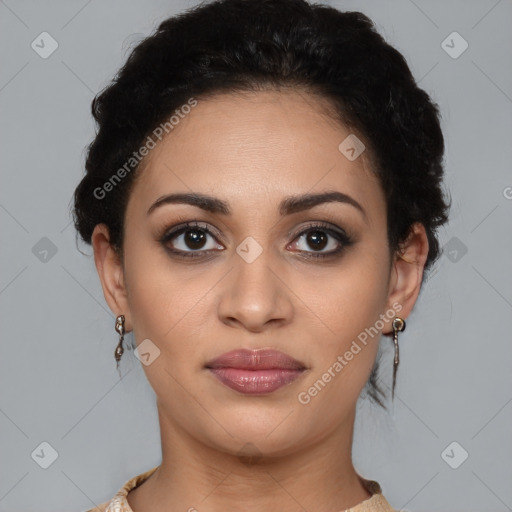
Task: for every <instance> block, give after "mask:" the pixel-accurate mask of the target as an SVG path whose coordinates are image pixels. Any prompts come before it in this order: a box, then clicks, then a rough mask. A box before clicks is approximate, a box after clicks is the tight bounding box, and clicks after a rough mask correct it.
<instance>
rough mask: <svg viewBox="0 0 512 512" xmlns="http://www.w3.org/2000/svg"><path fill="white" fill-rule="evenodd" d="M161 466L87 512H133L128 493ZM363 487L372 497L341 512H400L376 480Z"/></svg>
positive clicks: (364, 482) (147, 472) (123, 487)
mask: <svg viewBox="0 0 512 512" xmlns="http://www.w3.org/2000/svg"><path fill="white" fill-rule="evenodd" d="M158 467H159V466H156V467H154V468H152V469H150V470H148V471H146V472H145V473H141V474H140V475H137V476H134V477H133V478H130V480H128V481H127V482H126V483H125V484H124V485H123V486H122V487H121V489H119V491H117V493H116V494H115V496H114V497H113V498H112V499H111V500H109V501H106V502H105V503H102V504H101V505H98V506H97V507H95V508H91V509H89V510H87V511H85V512H133V510H132V509H131V508H130V505H129V504H128V500H127V499H126V496H127V495H128V493H129V492H130V491H131V490H132V489H135V487H137V486H139V485H141V484H142V482H144V481H145V480H146V479H147V478H149V476H150V475H152V474H153V473H154V472H155V471H156V470H157V469H158ZM361 480H362V482H363V485H364V486H365V488H366V490H367V491H368V492H369V493H371V494H372V496H371V497H370V498H368V499H366V500H364V501H362V502H361V503H359V504H358V505H356V506H355V507H352V508H350V509H347V510H344V511H340V512H399V511H397V510H395V509H394V508H392V507H391V505H390V504H389V503H388V502H387V500H386V498H384V496H383V495H382V490H381V487H380V485H379V484H378V483H377V482H376V481H375V480H366V479H365V478H362V477H361Z"/></svg>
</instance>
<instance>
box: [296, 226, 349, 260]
mask: <svg viewBox="0 0 512 512" xmlns="http://www.w3.org/2000/svg"><path fill="white" fill-rule="evenodd" d="M296 240H298V242H296V243H294V245H295V247H296V248H297V249H298V250H299V251H305V252H309V251H308V249H307V246H309V247H310V248H311V247H313V249H314V250H313V251H311V252H313V253H315V252H320V251H322V252H327V253H331V254H332V253H336V252H338V249H339V246H340V245H343V244H342V242H343V235H342V234H341V233H337V232H335V231H332V230H330V229H326V228H323V227H322V226H320V227H313V228H308V229H307V230H306V231H303V232H302V233H301V234H300V235H299V236H298V237H296ZM301 240H303V242H302V246H301V243H300V241H301ZM324 249H325V250H324Z"/></svg>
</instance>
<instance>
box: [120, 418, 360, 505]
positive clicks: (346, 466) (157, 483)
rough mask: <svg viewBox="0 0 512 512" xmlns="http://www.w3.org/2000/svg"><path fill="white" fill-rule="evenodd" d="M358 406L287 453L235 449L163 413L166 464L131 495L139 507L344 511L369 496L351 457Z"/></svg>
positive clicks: (130, 501) (133, 503)
mask: <svg viewBox="0 0 512 512" xmlns="http://www.w3.org/2000/svg"><path fill="white" fill-rule="evenodd" d="M354 418H355V410H354V411H353V413H352V414H351V416H350V417H349V418H347V420H346V422H345V424H344V425H343V426H342V428H340V429H339V430H338V431H336V432H334V433H332V434H331V435H330V436H326V437H325V438H322V439H321V440H318V441H317V443H316V444H309V445H308V446H305V447H303V448H302V449H300V450H295V451H293V452H290V453H288V454H286V455H280V456H270V455H268V456H265V455H263V454H261V453H258V452H257V451H253V452H252V453H251V450H250V449H249V446H248V445H246V447H245V452H246V453H247V455H244V456H242V455H239V454H231V453H226V452H224V451H220V450H218V449H215V448H213V447H211V446H207V445H205V444H203V443H200V442H199V441H198V440H197V439H196V438H194V437H192V436H191V435H190V434H189V433H187V432H183V431H181V430H180V429H179V427H178V426H177V425H175V424H173V423H172V422H171V421H170V420H169V418H167V417H165V416H164V415H163V414H161V413H160V409H159V420H160V430H161V434H162V463H161V465H160V467H159V468H158V469H157V470H156V471H155V472H154V473H153V474H152V475H151V476H150V477H149V478H148V479H147V480H146V481H145V482H144V483H143V484H141V485H140V486H139V487H137V488H135V489H134V490H132V491H131V492H130V493H129V494H128V502H129V504H130V506H131V508H132V509H133V511H134V512H145V511H146V510H151V509H157V508H159V509H166V510H169V511H172V510H190V511H191V512H194V509H196V510H199V511H201V512H218V511H224V510H230V509H233V508H234V506H236V507H239V508H243V509H244V510H246V511H247V512H261V511H265V512H274V511H275V512H277V511H279V512H299V511H300V512H303V511H304V510H315V511H318V512H338V511H342V510H346V509H348V508H351V507H354V506H355V505H357V504H358V503H360V502H361V501H364V500H366V499H368V498H369V497H370V493H369V492H368V491H367V490H366V489H365V487H364V485H363V483H362V481H361V479H360V477H359V475H358V474H357V473H356V471H355V469H354V467H353V464H352V460H351V446H352V435H353V424H354Z"/></svg>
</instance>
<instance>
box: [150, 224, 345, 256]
mask: <svg viewBox="0 0 512 512" xmlns="http://www.w3.org/2000/svg"><path fill="white" fill-rule="evenodd" d="M189 230H193V231H201V232H203V233H207V234H208V235H210V236H212V237H214V238H217V237H216V235H215V233H213V232H212V231H210V230H209V229H208V228H207V227H201V226H199V224H198V223H197V221H193V222H191V221H187V222H185V223H184V224H183V225H179V226H177V227H176V228H173V229H172V230H171V231H164V234H163V235H162V236H160V237H159V240H158V241H159V242H160V243H161V244H162V245H163V246H164V247H165V249H166V250H167V251H168V252H170V253H171V254H172V255H174V256H178V257H180V258H181V257H183V258H200V257H204V256H205V255H207V254H208V253H211V252H217V251H216V250H214V249H208V250H197V251H182V250H180V249H170V248H169V247H168V246H167V243H168V242H169V241H171V240H172V239H173V238H175V237H177V236H179V235H181V234H183V233H186V232H187V231H189ZM312 231H323V232H325V233H327V234H328V235H331V236H332V237H333V238H335V239H336V240H337V241H338V242H339V243H341V244H342V246H341V248H339V249H336V250H334V251H330V252H328V253H315V252H314V251H313V252H311V251H300V252H305V253H306V254H307V256H303V257H304V258H305V259H326V258H332V257H335V256H338V255H340V254H341V253H342V252H344V250H345V249H346V248H347V247H349V246H350V245H352V243H353V240H352V238H351V237H350V236H348V235H347V234H346V233H344V232H343V231H337V230H334V229H332V228H330V227H329V224H327V223H325V222H315V223H313V224H311V225H309V226H308V227H307V228H305V229H303V230H302V231H300V232H299V233H297V234H296V235H295V236H294V238H293V240H296V239H297V238H300V237H302V236H304V235H306V234H308V233H310V232H312Z"/></svg>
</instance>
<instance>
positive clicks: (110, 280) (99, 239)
mask: <svg viewBox="0 0 512 512" xmlns="http://www.w3.org/2000/svg"><path fill="white" fill-rule="evenodd" d="M91 244H92V247H93V249H94V263H95V265H96V270H97V272H98V276H99V278H100V282H101V287H102V289H103V295H104V297H105V300H106V301H107V304H108V306H109V307H110V309H111V311H112V312H113V313H114V315H116V316H117V315H120V314H122V315H124V316H125V317H126V325H127V331H128V330H131V328H130V327H129V318H130V314H129V308H128V301H127V293H126V287H125V283H124V270H123V266H122V263H121V260H120V257H119V255H118V253H117V252H116V251H115V250H114V248H113V247H112V246H111V244H110V235H109V230H108V227H107V226H106V225H105V224H98V225H96V227H95V228H94V231H93V234H92V237H91Z"/></svg>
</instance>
